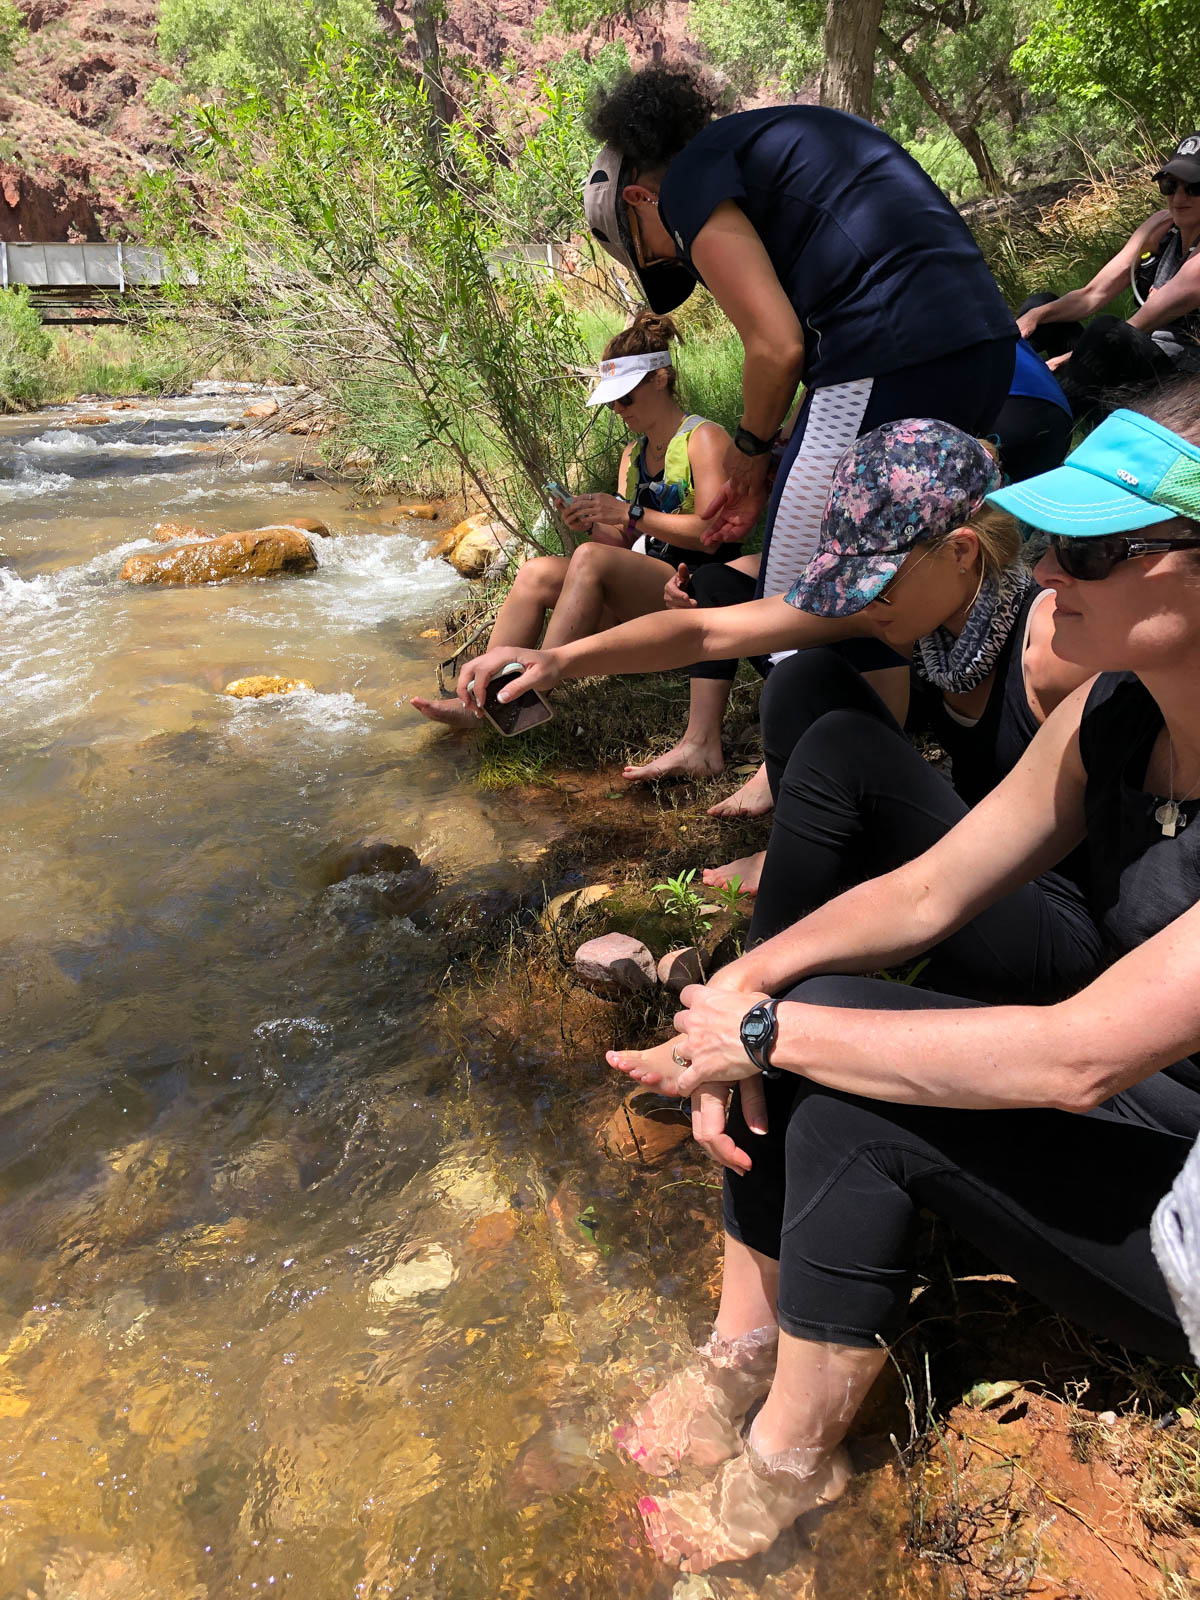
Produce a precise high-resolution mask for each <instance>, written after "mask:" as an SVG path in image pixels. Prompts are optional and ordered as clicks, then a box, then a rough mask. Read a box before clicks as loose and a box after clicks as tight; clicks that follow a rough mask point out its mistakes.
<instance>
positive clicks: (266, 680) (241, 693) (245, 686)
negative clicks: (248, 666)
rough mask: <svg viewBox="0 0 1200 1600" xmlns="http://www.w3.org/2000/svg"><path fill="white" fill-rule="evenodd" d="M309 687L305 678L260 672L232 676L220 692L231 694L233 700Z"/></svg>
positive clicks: (293, 692) (310, 685)
mask: <svg viewBox="0 0 1200 1600" xmlns="http://www.w3.org/2000/svg"><path fill="white" fill-rule="evenodd" d="M311 688H312V684H311V683H309V681H308V679H307V678H280V677H278V676H275V675H272V674H270V673H263V672H260V673H258V674H257V675H255V676H254V677H250V678H234V680H233V681H232V683H227V684H226V685H225V687H224V689H222V690H221V693H222V694H231V695H232V696H233V697H234V699H235V700H261V699H262V697H263V695H265V694H295V692H296V690H297V689H311Z"/></svg>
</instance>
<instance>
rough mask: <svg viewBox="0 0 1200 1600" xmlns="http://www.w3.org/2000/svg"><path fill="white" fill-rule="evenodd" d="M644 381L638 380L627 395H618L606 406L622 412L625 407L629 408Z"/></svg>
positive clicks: (642, 379)
mask: <svg viewBox="0 0 1200 1600" xmlns="http://www.w3.org/2000/svg"><path fill="white" fill-rule="evenodd" d="M645 381H646V380H645V378H641V379H639V380H638V382H637V383H636V384H635V385H634V386H633V388H632V389H630V391H629V393H628V394H619V395H618V396H617V398H616V399H615V400H610V401H609V402H608V404H609V406H610V407H611V408H612V410H614V411H623V410H624V409H625V407H626V406H631V405H632V404H633V402H634V397H635V396H636V394H637V392H638V390H639V389H640V388H641V387H642V384H643V383H645Z"/></svg>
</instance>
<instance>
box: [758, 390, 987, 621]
mask: <svg viewBox="0 0 1200 1600" xmlns="http://www.w3.org/2000/svg"><path fill="white" fill-rule="evenodd" d="M1003 482H1004V474H1003V473H1002V472H1001V471H1000V468H999V467H998V466H997V465H996V463H995V462H994V461H993V460H992V458H991V456H990V455H989V454H988V453H987V451H986V450H985V449H984V448H983V446H982V445H981V444H980V443H979V441H978V439H973V438H972V437H971V435H970V434H969V433H963V432H962V430H961V429H960V428H952V427H951V426H950V424H949V423H948V422H935V421H934V420H933V419H932V418H929V417H914V418H910V419H909V420H908V421H905V422H887V423H884V425H883V427H881V428H874V429H873V430H872V431H871V432H870V433H866V434H864V435H863V436H862V438H861V439H857V440H855V442H854V443H853V444H852V445H851V446H850V448H849V450H847V451H846V453H845V455H844V456H843V457H842V458H841V460H840V461H839V462H838V464H837V466H836V467H835V468H834V470H833V479H832V481H831V483H830V486H829V499H828V500H827V501H826V503H825V515H824V517H823V518H822V519H821V542H820V544H819V545H818V547H817V552H816V554H815V555H814V556H813V558H812V560H811V561H810V562H809V563H808V565H807V566H806V567H805V569H804V571H803V572H802V573H801V574H800V576H799V578H798V579H797V580H796V582H795V583H794V584H793V585H792V587H791V589H789V591H788V596H787V598H788V603H789V604H790V605H793V606H795V607H796V608H797V609H798V610H800V611H807V612H809V613H810V614H811V615H812V616H816V617H850V616H853V615H854V613H855V612H856V611H861V610H863V608H864V607H865V606H868V605H870V603H871V601H872V600H873V599H874V598H875V596H876V595H877V594H879V592H880V591H881V590H882V589H883V588H884V587H885V585H886V584H888V583H890V582H891V580H892V579H893V578H894V577H895V576H896V573H897V572H898V571H899V570H900V563H901V562H902V561H903V560H904V558H905V556H906V555H907V554H908V552H909V551H910V550H911V549H912V548H913V546H914V545H917V544H920V542H921V541H922V540H923V539H931V538H936V537H937V535H938V534H942V533H949V532H951V530H952V529H954V528H960V527H961V526H962V525H963V523H965V522H969V521H970V519H971V517H972V516H973V515H974V514H975V512H976V511H978V510H979V507H980V506H981V505H982V503H983V498H984V496H985V495H986V494H990V493H991V491H992V490H993V489H998V488H999V487H1000V486H1001V484H1002V483H1003Z"/></svg>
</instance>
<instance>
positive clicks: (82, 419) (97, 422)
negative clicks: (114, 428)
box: [63, 411, 112, 428]
mask: <svg viewBox="0 0 1200 1600" xmlns="http://www.w3.org/2000/svg"><path fill="white" fill-rule="evenodd" d="M111 421H112V418H111V417H106V416H102V415H101V414H100V412H99V411H84V412H81V413H80V414H79V416H77V417H68V418H67V420H66V422H65V423H64V424H63V426H64V427H67V428H102V427H103V426H104V424H105V423H106V422H111Z"/></svg>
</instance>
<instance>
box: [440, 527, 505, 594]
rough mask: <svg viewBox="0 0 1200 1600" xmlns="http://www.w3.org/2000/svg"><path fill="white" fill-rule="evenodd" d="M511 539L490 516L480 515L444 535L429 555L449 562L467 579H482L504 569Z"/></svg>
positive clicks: (503, 528)
mask: <svg viewBox="0 0 1200 1600" xmlns="http://www.w3.org/2000/svg"><path fill="white" fill-rule="evenodd" d="M512 537H513V536H512V534H511V533H510V532H509V530H508V529H507V528H506V527H505V526H504V525H503V523H499V522H497V521H496V520H495V518H494V517H493V516H492V515H491V513H490V512H486V511H480V512H477V513H476V514H475V515H474V516H470V517H467V518H465V520H464V521H462V522H460V523H459V524H458V525H457V526H456V527H453V528H451V529H450V530H449V531H448V532H447V533H444V534H443V535H442V537H441V538H440V539H439V540H438V541H437V543H436V544H435V545H434V547H433V550H432V551H431V552H430V554H431V556H432V557H433V559H435V560H437V559H439V558H440V559H442V560H444V561H448V562H449V563H450V565H451V566H452V567H453V568H454V570H455V571H456V572H460V573H461V574H462V576H463V577H464V578H483V577H486V576H487V574H488V573H489V572H491V571H493V570H497V569H498V568H500V567H502V566H503V564H504V552H505V550H506V548H507V547H508V545H509V544H511V542H512Z"/></svg>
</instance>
